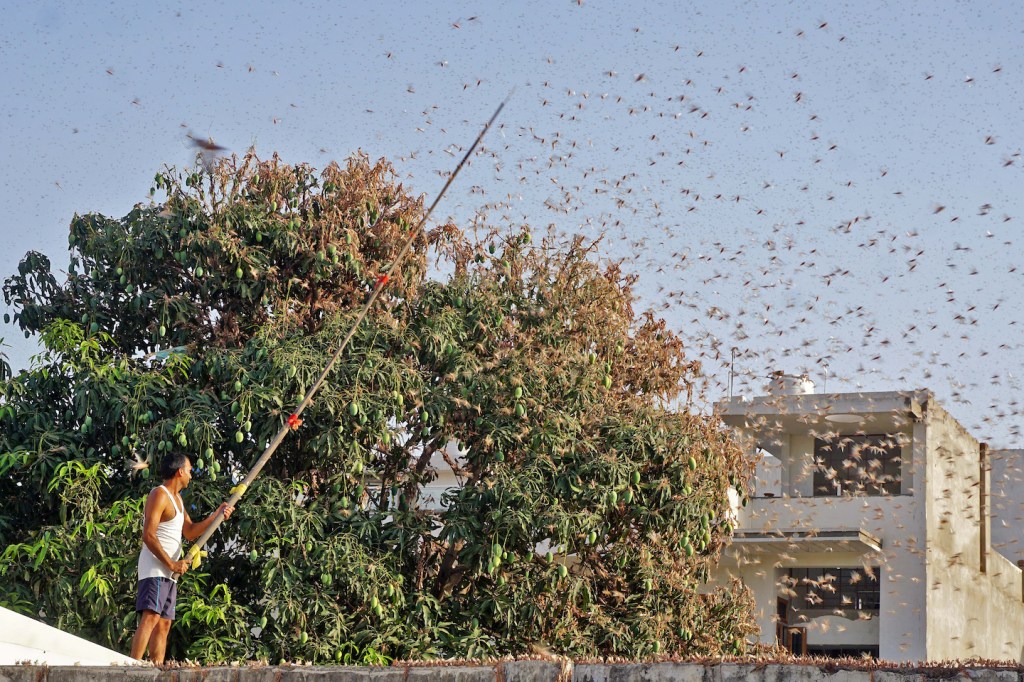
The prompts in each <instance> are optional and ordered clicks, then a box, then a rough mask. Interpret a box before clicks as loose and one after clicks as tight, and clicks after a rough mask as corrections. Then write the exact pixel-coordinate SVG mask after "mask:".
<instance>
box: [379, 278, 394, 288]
mask: <svg viewBox="0 0 1024 682" xmlns="http://www.w3.org/2000/svg"><path fill="white" fill-rule="evenodd" d="M389 279H391V278H390V277H388V276H387V275H381V276H380V277H378V278H377V286H379V287H382V286H384V285H385V284H387V283H388V280H389Z"/></svg>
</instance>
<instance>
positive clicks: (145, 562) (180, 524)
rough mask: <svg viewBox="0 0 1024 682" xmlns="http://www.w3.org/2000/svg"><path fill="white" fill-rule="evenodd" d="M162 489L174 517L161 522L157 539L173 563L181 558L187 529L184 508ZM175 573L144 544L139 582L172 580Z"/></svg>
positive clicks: (169, 492)
mask: <svg viewBox="0 0 1024 682" xmlns="http://www.w3.org/2000/svg"><path fill="white" fill-rule="evenodd" d="M160 489H161V490H163V491H164V492H165V493H167V497H169V498H171V506H172V507H174V512H175V513H174V517H173V518H172V519H171V520H170V521H161V522H160V523H159V524H157V527H156V539H157V540H158V541H159V542H160V546H161V547H163V548H164V551H165V552H167V556H169V557H171V559H172V560H173V561H178V560H179V559H180V558H181V545H182V542H181V532H182V530H183V529H184V528H185V509H184V506H182V507H181V508H179V507H178V503H177V502H176V501H175V499H174V495H172V494H171V491H170V490H168V489H167V488H165V487H163V486H160ZM173 575H174V571H172V570H171V569H169V568H167V567H166V566H164V565H163V564H162V563H161V562H160V560H159V559H157V558H156V555H155V554H153V553H152V552H151V551H149V547H146V543H142V551H141V552H140V553H139V580H144V579H146V578H170V577H171V576H173Z"/></svg>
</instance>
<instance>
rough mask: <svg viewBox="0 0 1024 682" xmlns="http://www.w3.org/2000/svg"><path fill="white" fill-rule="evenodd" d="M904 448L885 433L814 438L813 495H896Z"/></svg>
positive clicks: (896, 438)
mask: <svg viewBox="0 0 1024 682" xmlns="http://www.w3.org/2000/svg"><path fill="white" fill-rule="evenodd" d="M902 450H903V448H902V447H901V443H900V438H899V437H897V436H888V435H873V436H840V435H837V436H833V437H831V438H827V439H823V438H815V439H814V465H815V466H814V496H815V497H838V496H840V495H898V494H899V492H900V469H901V466H902V464H903V459H902V457H901V454H902Z"/></svg>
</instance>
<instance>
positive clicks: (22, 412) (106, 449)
mask: <svg viewBox="0 0 1024 682" xmlns="http://www.w3.org/2000/svg"><path fill="white" fill-rule="evenodd" d="M153 191H154V194H155V193H157V192H160V193H161V197H162V198H163V200H162V201H161V202H160V203H158V204H154V205H151V206H137V207H135V208H134V209H133V210H132V211H130V212H129V213H128V214H127V215H126V216H124V217H123V218H121V219H112V218H108V217H105V216H100V215H84V216H76V217H75V218H74V220H73V221H72V224H71V230H70V235H69V244H70V250H71V258H70V267H69V269H68V273H67V276H66V278H65V279H63V281H59V280H58V277H57V275H56V274H55V273H54V272H53V271H52V270H51V265H50V262H49V260H48V259H47V258H46V257H45V256H44V255H42V254H39V253H29V254H27V255H26V257H25V258H24V259H23V261H22V262H21V265H20V267H19V271H18V273H17V274H15V275H14V276H12V277H10V278H8V279H7V280H6V283H5V285H4V296H5V298H6V300H7V302H8V304H9V305H12V306H13V309H14V311H15V322H16V323H17V324H18V325H20V327H21V329H22V330H24V331H26V332H29V333H32V334H40V335H41V340H42V343H43V348H44V351H43V352H42V353H41V354H40V355H39V356H38V357H37V358H36V359H35V361H34V364H33V365H32V367H30V368H29V369H28V370H24V371H21V372H20V373H18V374H16V375H14V376H13V377H10V378H9V379H7V380H6V381H5V382H4V384H3V402H2V404H0V474H2V478H0V500H2V502H0V543H2V544H3V545H4V546H6V550H5V551H4V553H3V555H2V558H0V576H2V579H0V605H4V606H6V607H8V608H13V609H16V610H19V611H23V612H26V613H33V614H35V613H39V612H42V613H43V614H45V617H46V619H47V620H48V621H50V622H52V623H54V624H55V625H57V626H58V627H61V628H64V629H67V630H70V631H72V632H77V633H81V634H83V635H85V636H87V637H90V638H92V639H95V640H97V641H100V642H103V643H105V644H107V645H109V646H113V647H116V648H121V649H125V648H126V647H127V642H128V639H129V638H130V636H131V633H132V630H133V628H134V614H133V613H132V608H133V607H132V603H133V593H134V582H135V560H136V557H137V553H138V548H139V542H140V541H139V537H140V532H141V518H140V515H141V501H142V496H143V495H144V494H145V493H146V492H147V490H148V489H149V487H150V486H152V485H153V483H154V481H153V480H152V479H149V480H147V479H148V478H149V477H148V473H149V471H150V469H148V468H141V469H140V468H139V467H143V466H144V465H145V464H147V463H154V462H156V461H157V460H158V459H159V457H160V456H161V455H162V454H163V453H164V452H166V451H168V450H171V449H178V450H182V451H184V452H186V453H187V454H189V455H190V456H191V457H192V460H193V463H194V465H195V477H194V481H193V484H192V486H191V488H190V489H188V490H187V491H186V498H185V499H186V503H187V505H188V508H189V510H190V514H191V515H192V517H193V518H200V517H202V516H205V514H207V513H209V511H210V510H212V509H213V508H215V506H216V505H217V504H218V503H219V502H220V501H221V500H223V499H224V498H226V497H227V490H228V488H230V487H231V485H232V484H233V480H237V479H238V478H239V477H240V475H242V474H244V473H245V471H247V469H248V467H249V465H250V464H251V463H252V462H253V461H254V460H255V458H256V456H257V455H258V454H259V452H260V451H261V450H262V448H263V447H265V445H266V443H267V442H268V440H269V439H270V438H271V437H272V436H273V434H275V433H276V432H277V431H278V430H279V429H280V428H281V427H282V425H283V424H284V422H285V420H286V418H287V416H288V414H289V413H290V411H291V409H292V408H293V407H294V405H295V404H297V403H298V401H299V400H300V399H301V396H302V394H303V393H304V391H305V390H306V389H307V388H308V387H309V386H310V385H311V384H312V382H313V381H314V380H315V377H316V376H317V374H318V373H319V372H320V371H321V369H322V368H323V367H324V366H325V364H326V362H327V359H328V357H329V355H330V353H331V352H333V350H334V349H335V348H337V346H338V344H339V343H340V340H341V338H342V337H343V336H344V334H345V333H346V332H347V331H348V330H349V328H350V327H351V325H352V323H353V321H354V319H355V316H356V312H357V309H358V306H359V305H360V304H361V303H362V302H363V301H364V300H365V297H366V296H367V294H368V292H369V291H370V290H371V288H372V287H373V285H374V282H375V280H376V277H377V276H378V275H379V274H380V273H381V272H382V271H383V270H384V269H385V268H386V267H387V266H388V265H390V264H391V263H392V261H393V259H394V258H395V257H396V255H397V253H398V252H399V250H400V249H401V247H402V245H403V243H404V241H405V240H406V239H407V238H408V237H409V236H410V235H411V230H412V228H413V227H414V226H415V225H416V224H417V223H418V221H419V219H420V217H421V216H422V213H423V210H424V209H423V205H422V202H421V201H420V200H419V199H417V198H415V197H413V196H411V195H410V194H409V193H408V191H407V190H406V189H405V188H404V187H403V186H402V185H401V184H399V183H398V182H397V180H396V178H395V175H394V173H393V171H392V169H391V168H390V167H389V166H388V164H386V163H385V162H383V161H381V162H378V163H376V164H374V163H371V162H370V161H369V159H368V158H366V157H365V156H362V155H357V156H354V157H353V158H351V159H350V160H349V161H348V162H347V164H346V165H345V166H344V167H340V166H337V165H331V166H328V167H327V168H326V169H325V170H323V171H322V172H320V173H316V172H314V170H313V169H311V168H309V167H308V166H304V165H298V166H289V165H287V164H284V163H282V162H281V161H280V160H278V159H277V158H276V157H274V158H272V159H270V160H260V159H258V158H257V157H256V156H255V155H254V154H253V153H250V154H248V155H246V156H244V157H243V158H241V159H235V158H232V159H228V160H224V161H222V162H221V163H220V164H219V165H217V166H215V167H213V168H209V169H206V170H202V169H199V170H185V171H176V170H175V169H168V170H166V171H165V172H162V173H160V174H158V175H157V176H156V178H155V180H154V188H153ZM431 257H436V258H438V259H439V261H440V263H441V267H439V268H438V269H437V272H441V273H448V274H446V275H444V276H438V277H433V278H431V277H429V276H428V258H431ZM632 284H633V280H632V279H631V278H630V277H627V276H626V275H625V274H624V273H623V272H622V271H621V270H620V269H619V267H618V266H617V264H615V263H607V262H602V261H601V260H600V259H599V258H598V255H597V252H596V246H595V245H594V244H586V243H584V242H583V241H582V240H576V241H573V242H571V243H560V242H557V241H556V240H554V239H553V238H549V239H547V240H544V241H543V242H542V243H540V244H534V243H533V242H532V240H531V238H530V233H529V231H526V230H523V231H519V232H515V231H513V232H511V233H509V232H502V233H497V232H492V233H489V234H488V235H486V236H484V237H483V238H480V239H471V238H470V237H468V236H466V235H465V234H463V233H462V232H461V231H460V230H458V229H457V227H456V226H454V225H443V226H440V227H436V228H433V229H432V230H430V231H429V232H428V233H426V234H423V235H418V236H416V238H415V240H414V242H413V249H412V251H411V256H410V258H409V259H408V260H407V261H405V262H404V263H403V264H402V266H401V268H400V269H399V276H398V277H397V279H394V280H392V284H389V286H388V288H387V290H386V291H387V295H386V296H385V297H384V298H383V300H382V301H380V302H379V303H378V305H377V306H375V307H374V309H373V310H372V311H371V313H370V315H369V316H368V318H367V320H366V321H365V322H364V323H363V324H362V325H361V326H360V327H359V329H358V330H357V332H356V334H355V336H354V338H353V339H352V342H351V345H350V346H349V348H348V350H347V351H346V352H345V354H344V355H343V356H342V358H341V359H340V361H339V363H338V364H337V365H336V367H335V369H334V370H333V371H332V372H331V374H330V376H329V378H328V382H327V383H326V384H325V386H324V387H323V389H322V390H321V392H320V393H319V394H318V395H317V397H316V399H315V400H314V402H313V404H312V405H311V406H310V407H309V408H308V409H307V410H306V411H305V412H304V413H303V419H304V423H303V425H302V427H301V428H300V429H298V430H297V431H296V432H294V433H293V434H291V435H290V436H289V437H288V438H287V439H286V440H285V441H284V443H283V444H282V446H281V448H280V449H279V451H278V453H277V454H276V455H275V456H274V457H273V458H272V459H271V460H270V463H269V464H268V466H267V468H266V469H265V470H264V474H263V475H262V476H261V477H260V478H259V479H257V481H256V482H255V484H254V485H253V486H252V488H251V489H250V490H249V491H248V492H247V493H246V494H245V496H244V497H243V499H242V501H241V503H240V506H239V509H238V511H237V512H236V514H235V515H234V516H233V517H232V519H231V521H230V522H228V523H227V524H225V525H224V526H223V527H222V530H221V532H220V533H219V534H218V535H217V536H216V537H215V538H214V544H213V546H212V547H211V549H212V550H213V551H211V556H210V558H209V559H208V560H206V562H205V563H204V565H203V566H202V567H201V568H199V569H198V570H196V571H191V572H189V573H187V574H186V575H185V576H184V578H183V580H182V587H181V591H180V598H179V599H180V601H179V621H178V623H177V624H176V626H175V628H173V629H172V636H171V642H170V650H169V653H170V655H172V656H174V657H177V658H179V659H180V658H184V657H188V658H192V659H199V660H203V661H215V660H228V659H253V658H255V659H268V660H277V659H281V658H285V659H292V660H294V659H303V660H310V661H320V662H326V661H334V660H339V661H346V662H362V663H372V662H385V661H387V660H389V659H392V658H432V657H450V656H486V655H502V654H521V653H525V652H529V651H530V650H531V648H532V647H536V646H538V645H540V646H545V647H547V648H550V649H551V650H554V651H557V652H564V653H567V654H572V655H617V656H628V657H644V656H650V655H655V654H658V653H670V654H679V655H697V654H715V653H723V652H733V651H740V650H742V648H743V647H744V646H745V645H744V643H743V638H744V637H745V636H746V635H748V634H749V633H751V632H752V631H753V621H752V617H751V614H750V604H749V599H748V597H747V595H746V593H745V592H744V591H743V590H739V589H736V588H735V586H729V587H728V588H711V587H709V586H708V585H707V584H706V582H707V579H708V574H709V569H710V567H711V566H712V565H713V563H714V562H715V561H716V559H717V556H718V554H719V551H720V549H721V547H722V545H723V543H724V542H725V541H726V540H727V538H728V536H729V534H730V533H731V530H732V529H731V524H730V518H731V516H730V505H729V491H730V489H735V490H737V491H738V492H739V493H740V497H741V498H742V495H743V490H744V486H745V480H746V478H747V476H748V474H749V472H748V471H747V470H746V469H745V465H744V463H743V458H742V457H741V453H740V450H739V448H738V447H737V446H736V445H735V444H734V443H733V442H732V441H730V440H729V438H728V437H727V436H726V435H725V434H724V432H723V431H722V430H721V427H720V423H719V422H718V420H717V418H715V417H713V416H711V417H709V416H706V415H702V414H700V412H699V409H698V408H697V405H699V404H700V399H701V396H700V388H699V386H700V383H699V369H700V368H699V365H698V364H697V363H696V362H693V361H690V360H688V359H687V358H686V355H685V349H684V347H683V344H682V342H681V340H680V339H679V338H678V337H677V336H676V335H675V334H673V333H672V332H671V331H669V330H668V329H667V328H666V325H665V323H664V322H663V321H661V320H658V319H656V318H655V317H654V316H653V315H651V314H637V313H635V312H634V310H633V302H634V299H633V295H632V291H631V287H632ZM695 392H696V395H695ZM438 476H442V478H441V481H450V480H453V479H454V480H455V481H457V483H458V484H457V485H454V486H451V487H448V488H444V486H441V485H439V482H438Z"/></svg>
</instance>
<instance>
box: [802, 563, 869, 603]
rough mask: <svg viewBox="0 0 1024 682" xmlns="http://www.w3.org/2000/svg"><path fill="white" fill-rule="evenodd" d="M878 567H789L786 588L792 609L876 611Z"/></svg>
mask: <svg viewBox="0 0 1024 682" xmlns="http://www.w3.org/2000/svg"><path fill="white" fill-rule="evenodd" d="M878 570H879V569H878V567H877V566H871V567H868V568H791V569H789V579H788V581H787V583H788V587H789V589H790V590H791V594H792V598H793V601H792V605H793V607H794V608H796V609H800V610H808V609H830V610H832V609H853V610H858V611H877V610H878V608H879V606H878V604H879V589H878Z"/></svg>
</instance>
